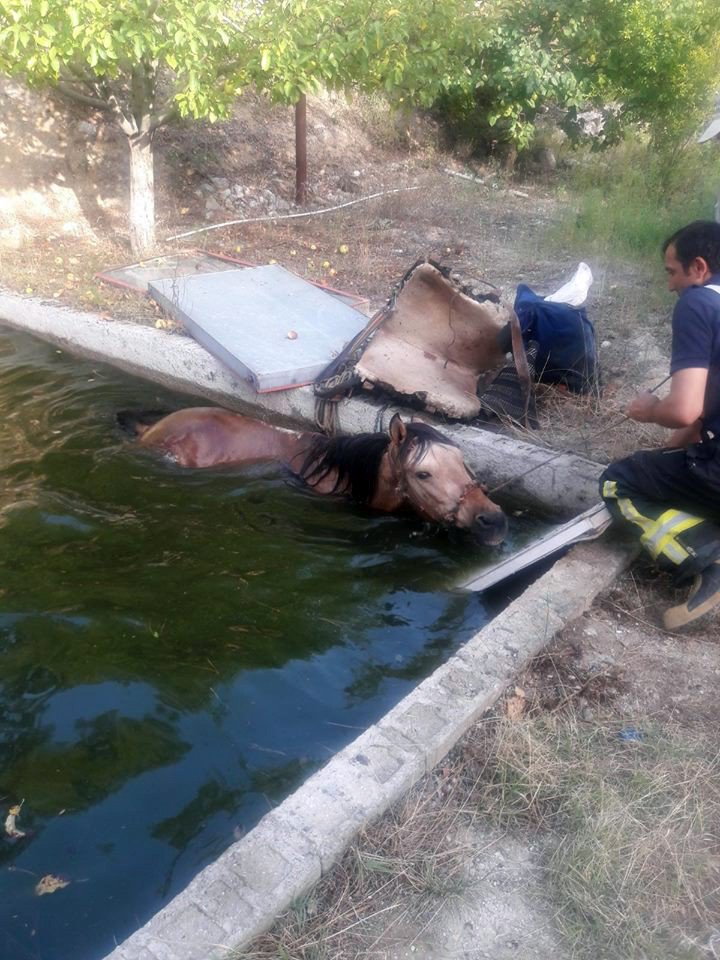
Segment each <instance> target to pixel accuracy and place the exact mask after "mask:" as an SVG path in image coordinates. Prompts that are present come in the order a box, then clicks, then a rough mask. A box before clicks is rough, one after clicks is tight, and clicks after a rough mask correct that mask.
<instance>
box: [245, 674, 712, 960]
mask: <svg viewBox="0 0 720 960" xmlns="http://www.w3.org/2000/svg"><path fill="white" fill-rule="evenodd" d="M545 666H547V664H545ZM555 666H556V667H557V669H556V671H555V672H556V679H557V680H558V681H559V684H560V686H561V687H562V690H561V691H560V693H559V695H558V699H557V700H556V702H555V704H554V705H553V706H551V705H550V704H548V703H545V704H543V705H542V707H541V706H540V704H539V700H535V704H536V705H535V707H533V708H531V709H529V711H528V713H526V715H525V716H524V717H523V718H522V719H520V720H515V721H513V722H511V721H510V720H508V719H507V718H506V717H504V716H502V717H499V716H498V717H495V718H491V719H489V720H486V721H485V722H481V723H479V724H477V725H476V727H475V728H474V729H473V730H472V731H471V732H470V733H469V734H468V735H467V736H466V737H465V738H464V740H463V741H462V742H461V743H460V744H459V745H458V747H456V749H455V750H454V751H453V753H452V755H451V756H450V757H449V758H448V760H446V761H445V762H444V764H443V766H442V767H441V768H440V769H439V770H437V771H436V772H435V774H434V775H432V776H429V777H426V778H425V779H424V780H423V781H422V782H421V783H420V784H419V785H418V786H417V787H416V788H415V789H414V790H413V791H412V792H411V793H410V794H409V795H408V797H406V798H405V799H404V800H403V801H402V802H401V803H399V804H398V805H397V806H396V807H395V808H393V810H391V811H390V812H389V813H388V814H387V815H386V816H385V817H384V818H382V819H381V820H380V821H379V822H378V823H377V824H375V825H374V826H372V827H371V828H369V829H368V830H366V831H365V832H364V833H363V834H361V835H360V836H359V837H358V839H357V841H356V843H355V844H354V845H353V847H352V848H351V849H350V850H349V851H348V852H347V853H346V855H345V856H344V858H343V859H342V861H341V862H340V864H339V865H338V866H337V867H336V868H335V869H334V870H333V871H331V873H330V874H329V875H328V876H327V877H325V878H324V879H323V880H322V881H321V882H320V883H319V884H318V886H317V887H316V888H315V889H314V890H313V891H312V892H311V894H310V895H309V896H308V897H306V898H304V899H303V900H302V901H300V902H298V903H296V904H295V905H294V906H293V908H292V909H291V910H289V911H288V912H287V913H286V914H285V915H284V916H283V917H281V918H280V919H279V921H278V922H277V923H276V925H275V927H274V928H273V929H272V930H271V931H270V932H269V933H267V934H266V935H264V936H263V937H261V938H260V939H259V940H258V941H256V943H255V944H254V945H253V948H252V949H251V950H250V951H246V952H244V953H242V955H241V956H242V957H243V958H244V960H270V958H274V960H346V958H347V960H360V958H370V957H381V956H386V953H385V952H383V950H382V949H380V947H379V944H380V943H382V944H383V945H387V943H388V942H390V943H392V942H394V939H395V933H396V932H397V933H398V936H397V939H398V940H399V939H400V931H404V932H405V933H406V931H407V928H408V925H411V927H412V929H414V930H416V931H417V937H418V938H420V937H422V934H423V933H424V932H425V930H426V929H428V928H431V926H432V924H433V922H434V921H435V919H436V918H437V917H438V915H439V914H440V913H441V911H443V909H444V908H445V906H446V905H447V904H448V902H450V901H452V900H453V899H454V898H457V897H460V896H462V894H463V891H464V890H466V888H467V886H468V883H469V880H468V874H467V864H468V861H469V858H470V851H469V850H468V848H467V845H466V843H467V841H466V838H467V835H468V834H467V831H468V828H469V829H473V828H477V829H478V830H480V831H485V833H487V830H488V825H492V826H493V827H496V828H501V829H502V830H503V831H506V832H509V833H510V834H511V835H514V836H516V837H523V836H524V837H525V838H526V840H527V841H530V840H531V838H534V840H536V841H537V840H538V839H540V840H542V844H541V845H542V847H543V849H545V850H546V851H548V853H547V858H546V862H545V866H544V873H545V879H546V884H547V888H548V890H549V892H550V897H551V899H552V902H553V906H554V908H555V911H556V913H555V923H556V925H557V927H558V929H559V932H560V936H561V938H562V941H563V942H564V945H565V946H566V947H567V955H569V956H572V957H574V958H577V960H597V958H598V957H603V958H605V960H626V958H628V957H638V958H640V957H642V958H648V960H651V958H652V960H655V958H657V960H660V958H664V960H682V958H691V957H698V958H699V957H702V956H709V957H712V956H715V954H713V953H712V944H713V942H714V941H713V939H712V938H713V937H714V936H715V935H716V932H717V928H718V924H719V923H720V910H719V909H718V896H717V892H718V889H719V888H720V756H719V755H718V750H717V747H716V745H715V743H714V740H713V739H712V738H711V737H709V736H707V735H700V734H694V735H693V736H689V735H688V732H687V731H686V730H683V731H679V730H677V729H674V728H672V727H671V726H669V725H668V726H653V727H650V726H645V727H644V728H643V731H642V739H641V740H640V741H639V742H636V741H624V740H622V739H621V738H620V737H619V736H618V734H619V733H620V731H621V729H622V728H623V726H624V721H623V719H622V717H620V716H616V715H613V712H612V708H611V707H609V708H608V710H606V711H605V713H606V715H607V717H608V719H606V720H605V721H604V722H601V723H591V724H588V723H582V722H579V721H578V719H577V715H576V712H575V706H576V704H577V699H578V695H579V692H580V691H582V693H584V694H585V695H586V696H590V697H593V696H594V702H595V703H596V704H597V703H605V702H607V700H608V698H609V699H612V696H613V695H614V693H615V690H610V691H608V683H607V681H608V678H605V680H604V681H603V678H600V679H599V680H598V678H591V680H593V679H594V681H596V683H595V686H594V687H592V689H591V686H590V685H588V684H587V683H584V682H582V681H583V680H587V678H583V677H580V676H579V675H577V674H575V673H573V672H572V671H570V672H568V670H566V669H565V667H566V666H567V664H566V663H565V664H564V665H563V658H562V657H561V658H560V660H559V661H558V663H557V664H556V665H555ZM542 670H543V663H541V662H538V664H536V665H535V667H534V671H535V672H536V673H537V674H538V675H539V674H540V673H542ZM611 682H612V684H613V685H614V686H617V684H618V678H617V677H613V678H611ZM593 691H594V692H593ZM562 694H565V696H563V695H562ZM528 702H529V703H530V702H531V701H530V700H529V701H528ZM549 706H551V709H548V707H549ZM461 828H462V829H461ZM458 837H463V838H465V839H464V840H463V841H458V839H457V838H458ZM474 853H475V854H476V853H477V851H474Z"/></svg>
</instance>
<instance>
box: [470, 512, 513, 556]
mask: <svg viewBox="0 0 720 960" xmlns="http://www.w3.org/2000/svg"><path fill="white" fill-rule="evenodd" d="M507 532H508V522H507V517H506V516H505V514H504V513H503V512H502V510H499V509H498V510H483V511H482V512H480V513H478V514H476V515H475V517H474V518H473V522H472V526H471V527H470V533H471V534H472V537H473V539H474V540H475V542H476V543H480V544H483V545H485V546H491V547H492V546H496V545H497V544H499V543H502V542H503V540H504V539H505V537H506V536H507Z"/></svg>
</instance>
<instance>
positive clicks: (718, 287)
mask: <svg viewBox="0 0 720 960" xmlns="http://www.w3.org/2000/svg"><path fill="white" fill-rule="evenodd" d="M705 289H706V290H712V291H713V292H714V293H719V294H720V285H719V284H717V283H706V284H705Z"/></svg>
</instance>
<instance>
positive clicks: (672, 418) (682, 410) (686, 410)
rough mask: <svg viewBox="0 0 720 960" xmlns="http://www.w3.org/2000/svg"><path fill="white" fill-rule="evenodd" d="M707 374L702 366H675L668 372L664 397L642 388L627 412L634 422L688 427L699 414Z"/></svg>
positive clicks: (703, 399) (701, 409)
mask: <svg viewBox="0 0 720 960" xmlns="http://www.w3.org/2000/svg"><path fill="white" fill-rule="evenodd" d="M707 378H708V372H707V370H706V369H705V368H704V367H688V368H687V369H685V370H678V371H677V373H674V374H673V375H672V379H671V381H670V393H669V394H668V395H667V396H666V397H664V398H663V399H662V400H661V399H660V398H659V397H656V396H655V394H654V393H649V392H648V391H647V390H645V391H643V392H642V393H639V394H638V395H637V396H636V397H635V398H634V399H633V400H632V401H631V403H630V406H629V407H628V408H627V415H628V417H629V418H630V419H631V420H636V421H637V422H638V423H657V424H659V425H660V426H661V427H671V428H674V429H678V428H689V427H692V426H693V425H694V424H695V423H696V421H697V420H699V419H700V417H701V416H702V414H703V408H704V406H705V387H706V385H707Z"/></svg>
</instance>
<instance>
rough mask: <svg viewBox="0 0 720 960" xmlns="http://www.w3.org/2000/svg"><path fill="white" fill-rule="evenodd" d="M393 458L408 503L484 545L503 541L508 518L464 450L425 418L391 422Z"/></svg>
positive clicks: (389, 454)
mask: <svg viewBox="0 0 720 960" xmlns="http://www.w3.org/2000/svg"><path fill="white" fill-rule="evenodd" d="M388 433H389V436H390V443H389V446H388V451H387V452H388V458H389V460H390V462H391V464H392V466H393V470H394V473H395V475H396V480H397V486H398V490H399V492H400V493H401V494H402V495H403V497H404V499H405V501H406V502H407V503H408V504H409V505H410V506H411V507H412V508H413V509H414V510H415V511H416V512H417V513H418V514H419V515H420V516H421V517H424V518H425V519H427V520H433V521H435V522H437V523H442V524H443V525H444V526H448V527H457V528H458V529H460V530H468V531H469V532H470V533H471V534H472V536H473V537H474V539H475V540H476V541H477V542H478V543H483V544H498V543H502V541H503V540H504V539H505V536H506V534H507V518H506V516H505V514H504V513H503V511H502V509H501V508H500V507H499V506H498V505H497V504H496V503H493V502H492V500H490V498H489V497H488V496H487V494H486V488H485V487H483V486H482V484H480V483H478V481H477V480H476V479H475V477H474V476H473V475H472V473H471V472H470V470H468V468H467V466H466V464H465V461H464V459H463V455H462V452H461V451H460V449H459V448H458V447H457V446H456V445H455V444H454V443H453V442H452V440H450V439H449V438H448V437H445V436H443V434H441V433H439V432H438V431H437V430H435V429H434V428H433V427H431V426H429V425H428V424H426V423H422V422H421V421H413V422H411V423H409V424H405V423H403V421H402V419H401V417H400V415H399V414H395V416H394V417H393V418H392V420H391V421H390V426H389V428H388Z"/></svg>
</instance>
